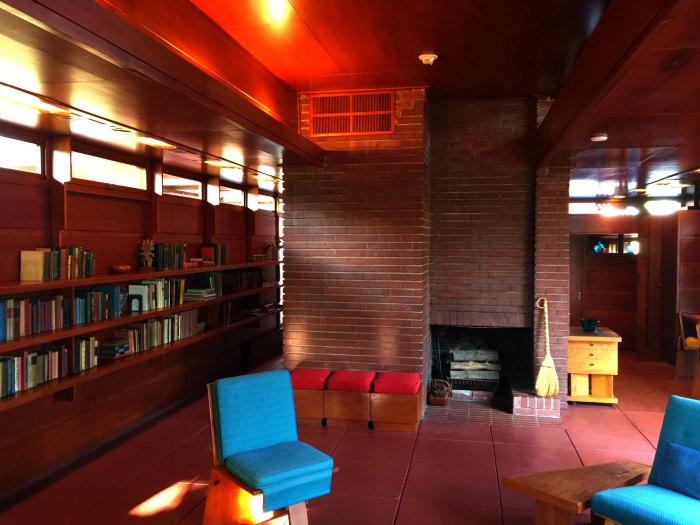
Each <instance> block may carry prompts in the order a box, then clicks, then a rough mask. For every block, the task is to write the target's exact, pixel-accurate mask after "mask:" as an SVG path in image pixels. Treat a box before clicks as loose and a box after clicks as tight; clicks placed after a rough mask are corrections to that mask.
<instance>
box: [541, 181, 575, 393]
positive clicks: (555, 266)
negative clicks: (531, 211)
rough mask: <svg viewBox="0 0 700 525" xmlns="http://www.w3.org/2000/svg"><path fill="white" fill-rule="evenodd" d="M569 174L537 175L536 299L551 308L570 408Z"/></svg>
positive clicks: (554, 346)
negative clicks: (567, 372) (568, 384)
mask: <svg viewBox="0 0 700 525" xmlns="http://www.w3.org/2000/svg"><path fill="white" fill-rule="evenodd" d="M568 197H569V171H568V170H566V169H561V170H556V169H540V170H538V172H537V191H536V200H535V202H536V213H535V231H536V235H535V296H536V297H546V298H547V303H548V307H549V340H550V350H551V352H552V357H553V358H554V364H555V366H556V369H557V375H558V376H559V396H560V398H561V399H562V404H561V406H562V407H565V406H566V402H565V400H566V393H567V384H566V383H567V381H566V380H567V374H566V366H567V352H568V337H569V209H568ZM544 351H545V349H544V323H543V317H542V316H541V315H540V314H538V315H537V318H536V319H535V369H536V370H537V369H538V368H539V365H540V363H541V362H542V358H543V357H544Z"/></svg>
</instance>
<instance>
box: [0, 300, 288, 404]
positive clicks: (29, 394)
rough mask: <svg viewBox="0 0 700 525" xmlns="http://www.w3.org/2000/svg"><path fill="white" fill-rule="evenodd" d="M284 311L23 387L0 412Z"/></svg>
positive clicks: (2, 401) (4, 401) (5, 399)
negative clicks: (30, 386) (24, 388)
mask: <svg viewBox="0 0 700 525" xmlns="http://www.w3.org/2000/svg"><path fill="white" fill-rule="evenodd" d="M281 311H282V308H275V309H274V310H270V311H269V312H262V313H260V314H258V315H252V316H246V317H243V318H241V319H237V320H235V321H233V322H231V323H229V324H227V325H224V326H218V327H214V328H212V329H209V330H204V331H203V332H200V333H198V334H195V335H193V336H190V337H186V338H184V339H179V340H178V341H174V342H172V343H168V344H164V345H161V346H159V347H157V348H152V349H149V350H146V351H143V352H139V353H136V354H131V355H128V356H125V357H122V358H119V359H117V360H116V361H114V362H112V363H104V364H101V365H97V366H95V367H93V368H89V369H87V370H83V371H81V372H79V373H77V374H73V375H70V376H68V377H64V378H62V379H54V380H52V381H49V382H47V383H44V384H41V385H38V386H36V387H33V388H30V389H29V390H23V391H22V392H18V393H16V394H14V395H12V396H7V397H3V398H0V412H4V411H6V410H11V409H13V408H15V407H17V406H20V405H24V404H26V403H31V402H32V401H35V400H37V399H41V398H43V397H45V396H48V395H53V394H56V393H58V392H62V391H63V390H69V389H71V388H74V387H75V386H76V385H80V384H82V383H85V382H87V381H94V380H95V379H99V378H100V377H104V376H106V375H109V374H113V373H114V372H117V371H120V370H123V369H125V368H130V367H132V366H134V365H137V364H139V363H141V362H143V361H148V360H151V359H157V358H159V357H162V356H164V355H166V354H168V353H170V352H173V351H175V350H178V349H180V348H183V347H185V346H189V345H191V344H194V343H197V342H200V341H206V340H207V339H210V338H212V337H217V336H219V335H222V334H224V333H226V332H229V331H231V330H235V329H237V328H242V327H244V326H247V325H250V324H254V323H256V322H258V321H260V320H261V319H264V318H266V317H270V316H272V315H276V314H278V313H280V312H281ZM90 326H92V325H90Z"/></svg>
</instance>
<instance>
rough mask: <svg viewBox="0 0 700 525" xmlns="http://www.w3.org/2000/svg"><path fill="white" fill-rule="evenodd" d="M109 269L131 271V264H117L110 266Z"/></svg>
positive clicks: (123, 271) (112, 270) (116, 271)
mask: <svg viewBox="0 0 700 525" xmlns="http://www.w3.org/2000/svg"><path fill="white" fill-rule="evenodd" d="M109 270H110V271H111V272H112V273H127V272H130V271H131V266H130V265H128V264H115V265H114V266H110V267H109Z"/></svg>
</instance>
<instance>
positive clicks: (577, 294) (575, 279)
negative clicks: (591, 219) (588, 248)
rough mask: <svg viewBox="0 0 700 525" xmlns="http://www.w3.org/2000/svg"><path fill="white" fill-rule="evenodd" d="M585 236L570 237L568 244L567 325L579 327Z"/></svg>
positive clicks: (581, 314) (581, 305) (581, 308)
mask: <svg viewBox="0 0 700 525" xmlns="http://www.w3.org/2000/svg"><path fill="white" fill-rule="evenodd" d="M585 242H586V236H585V235H571V237H570V244H569V250H570V254H569V324H570V325H571V326H579V319H581V318H582V317H583V293H584V289H583V258H584V254H585Z"/></svg>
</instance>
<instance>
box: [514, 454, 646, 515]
mask: <svg viewBox="0 0 700 525" xmlns="http://www.w3.org/2000/svg"><path fill="white" fill-rule="evenodd" d="M650 469H651V467H649V466H648V465H642V464H641V463H637V462H636V461H628V460H624V461H615V462H613V463H603V464H601V465H592V466H590V467H582V468H573V469H566V470H555V471H551V472H539V473H537V474H529V475H527V476H512V477H508V478H503V486H504V487H507V488H509V489H513V490H515V491H518V492H521V493H523V494H525V495H526V496H530V497H531V498H534V499H535V523H536V524H537V525H571V520H572V515H573V514H575V513H581V512H583V511H584V510H586V509H587V508H589V507H590V506H591V496H593V494H595V493H596V492H600V491H601V490H607V489H613V488H617V487H626V486H629V485H636V484H637V483H640V482H641V481H644V480H645V479H646V477H647V476H648V475H649V470H650Z"/></svg>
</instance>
